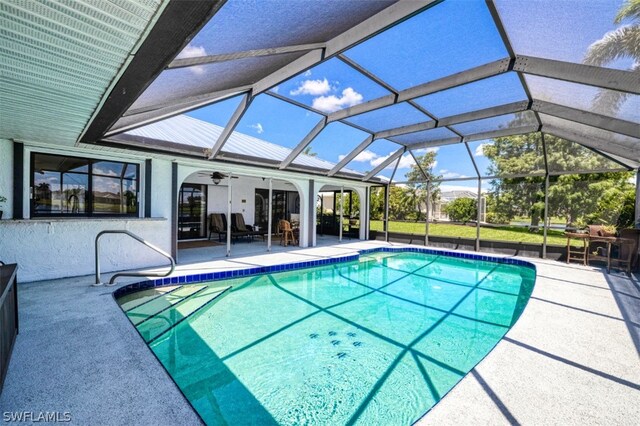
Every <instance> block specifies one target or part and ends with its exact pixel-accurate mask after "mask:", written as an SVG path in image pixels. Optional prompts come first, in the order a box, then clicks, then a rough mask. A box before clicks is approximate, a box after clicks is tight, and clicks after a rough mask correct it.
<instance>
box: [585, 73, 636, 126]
mask: <svg viewBox="0 0 640 426" xmlns="http://www.w3.org/2000/svg"><path fill="white" fill-rule="evenodd" d="M631 72H634V73H636V74H640V62H636V63H635V64H634V65H633V67H632V68H631ZM628 98H629V93H626V92H618V91H616V90H600V91H598V93H597V94H596V96H594V98H593V101H592V106H593V109H594V110H595V111H602V112H603V113H605V114H607V115H615V113H616V112H617V111H619V110H620V107H621V106H622V104H623V103H624V102H625V101H626V100H627V99H628Z"/></svg>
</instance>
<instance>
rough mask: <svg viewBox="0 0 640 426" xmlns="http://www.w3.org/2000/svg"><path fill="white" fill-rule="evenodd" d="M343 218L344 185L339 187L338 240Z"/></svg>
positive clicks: (340, 237)
mask: <svg viewBox="0 0 640 426" xmlns="http://www.w3.org/2000/svg"><path fill="white" fill-rule="evenodd" d="M343 220H344V186H341V187H340V225H339V226H340V227H339V228H338V241H340V242H342V227H343V226H344V224H343Z"/></svg>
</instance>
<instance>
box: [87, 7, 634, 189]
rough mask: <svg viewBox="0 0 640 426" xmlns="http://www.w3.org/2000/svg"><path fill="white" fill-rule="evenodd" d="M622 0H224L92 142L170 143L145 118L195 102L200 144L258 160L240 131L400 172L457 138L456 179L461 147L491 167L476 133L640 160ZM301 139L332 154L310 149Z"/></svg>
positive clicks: (628, 21)
mask: <svg viewBox="0 0 640 426" xmlns="http://www.w3.org/2000/svg"><path fill="white" fill-rule="evenodd" d="M622 6H623V2H616V1H590V2H580V1H571V0H568V1H562V2H554V3H553V7H549V2H546V1H542V0H537V1H532V2H526V3H523V2H512V1H500V0H495V1H494V0H487V1H481V0H478V1H472V0H463V1H456V0H447V1H433V2H429V1H425V2H414V1H412V2H404V1H400V2H393V1H367V2H349V1H335V2H331V7H327V5H325V4H322V3H319V2H311V1H299V2H294V3H292V4H289V5H288V7H286V8H283V7H281V5H279V4H278V2H272V3H266V4H262V5H260V6H259V7H258V6H257V4H254V3H252V2H246V1H227V2H220V3H218V4H217V6H216V7H215V8H214V10H210V11H209V13H210V14H211V15H212V16H211V18H210V19H209V20H208V21H205V22H200V23H199V24H200V25H195V28H194V34H193V37H191V38H190V39H188V42H186V44H185V43H184V42H183V43H182V44H181V45H180V46H177V47H180V49H177V50H176V54H174V55H173V57H172V58H171V60H170V61H168V62H167V63H166V64H163V66H162V69H161V71H160V72H159V73H158V74H157V75H155V76H153V77H154V78H152V79H150V80H149V81H147V82H144V84H140V88H141V89H142V88H144V90H140V91H139V96H135V95H132V94H128V96H129V101H131V103H130V105H126V108H124V106H125V105H124V103H123V102H121V105H116V106H119V107H120V108H121V110H122V111H121V114H120V115H121V116H119V115H117V114H114V115H112V116H111V117H110V119H111V122H109V123H108V126H106V125H105V124H107V123H106V121H105V120H99V119H100V118H101V117H98V119H96V120H94V122H93V123H92V125H90V126H89V129H88V131H87V132H86V133H85V135H84V138H83V141H85V142H94V141H91V140H90V138H91V136H94V135H96V133H95V131H98V130H99V133H100V136H104V137H102V138H98V139H99V141H98V142H97V143H109V144H120V145H128V146H131V147H134V148H135V147H139V146H141V145H143V146H144V147H145V148H146V149H158V150H170V149H171V146H172V145H170V144H175V143H178V144H180V143H181V142H180V141H175V140H168V141H166V140H155V139H154V140H152V139H150V140H148V141H144V140H142V139H143V138H142V137H141V136H140V135H139V132H141V131H138V133H136V130H135V129H138V128H140V127H144V126H152V127H153V126H154V123H158V122H160V123H161V122H162V121H163V120H168V119H170V118H171V117H174V116H180V115H186V116H190V117H192V118H196V119H199V120H203V121H205V122H209V123H211V124H214V125H216V126H220V127H221V128H222V129H221V131H220V132H219V134H218V136H217V137H213V138H211V139H210V140H209V145H208V146H207V148H208V149H207V150H206V152H204V153H203V154H202V153H201V154H202V155H205V154H206V156H207V157H208V158H209V159H211V160H221V161H230V162H234V161H240V162H242V161H243V160H245V159H247V160H251V161H252V162H253V163H256V164H260V163H261V162H260V161H259V159H258V160H257V159H256V158H255V156H251V155H248V154H247V153H239V152H237V150H233V148H230V147H229V146H228V145H227V142H228V141H229V139H230V136H231V135H232V134H233V133H234V132H237V133H239V134H248V135H249V136H257V137H259V138H261V139H265V140H267V141H269V142H272V143H275V144H277V145H280V146H283V147H285V148H287V149H286V150H281V151H280V153H279V155H275V156H274V155H269V156H267V158H265V161H263V162H262V164H261V165H264V166H266V167H272V168H278V169H291V170H306V171H309V172H313V173H316V174H320V175H328V176H344V177H349V178H354V179H361V180H364V181H370V182H381V181H384V182H386V181H387V180H388V179H390V178H391V176H392V175H393V178H394V181H397V182H403V181H404V180H406V179H404V174H403V173H402V172H403V169H405V168H407V167H406V166H407V165H408V164H409V163H410V162H412V161H415V157H416V155H420V154H421V153H424V151H425V150H427V149H436V148H437V149H439V148H440V147H442V148H443V149H442V151H443V152H444V151H445V148H446V151H449V152H451V158H450V159H447V162H448V163H451V164H444V163H443V161H444V158H443V160H440V159H439V161H438V169H439V170H445V172H444V173H442V177H443V178H446V177H447V176H453V173H447V172H446V171H447V170H450V169H451V168H454V166H456V165H457V163H458V161H461V162H465V163H467V165H466V166H465V167H464V171H465V172H464V173H463V172H457V173H455V174H457V175H460V176H456V177H475V178H478V177H480V176H484V174H483V173H482V171H481V170H476V169H477V167H478V164H475V161H474V155H473V154H474V153H473V152H472V150H471V148H472V147H471V145H473V144H474V143H476V145H477V141H487V140H491V139H492V138H496V137H503V136H509V135H519V134H528V133H532V132H539V133H544V134H549V135H553V136H556V137H560V138H563V139H565V140H570V141H572V142H576V143H579V144H580V145H582V146H585V147H587V148H588V149H589V150H591V151H592V152H595V153H598V154H602V155H603V156H604V157H605V158H607V159H609V160H610V161H609V163H608V164H609V165H611V166H615V168H635V167H636V166H637V163H636V161H637V160H638V159H640V155H639V154H640V151H639V148H638V147H639V145H638V143H639V142H640V113H639V111H640V96H639V93H640V79H639V74H638V68H637V60H638V57H637V52H635V51H634V49H633V46H626V47H625V45H624V35H625V34H626V33H628V32H630V30H633V29H634V28H635V29H636V30H637V14H635V15H634V12H633V11H631V12H629V13H627V15H620V16H621V17H620V18H619V17H618V15H619V12H620V13H622V12H621V10H622V9H621V7H622ZM168 12H170V11H165V13H168ZM634 19H635V21H634ZM525 23H526V25H525ZM634 25H635V26H634ZM154 36H155V35H154V32H153V31H152V32H151V34H150V36H149V38H150V39H153V38H154ZM158 37H159V36H158ZM629 37H630V36H629ZM621 38H622V40H621ZM147 42H151V40H148V41H147ZM616 43H617V45H616ZM174 44H176V43H175V42H174ZM131 72H133V71H131ZM125 77H128V76H126V73H125ZM130 77H131V78H133V77H135V76H130ZM147 84H148V85H147ZM145 86H146V87H145ZM134 96H135V99H134ZM110 106H111V105H109V101H107V103H106V104H105V106H104V107H103V109H102V111H101V112H102V113H103V115H104V114H106V112H109V111H108V110H109V109H110V108H109V107H110ZM115 109H116V108H115V107H114V108H113V110H112V111H110V112H116V111H115ZM174 121H176V120H174ZM100 125H102V127H101V128H100V129H98V127H99V126H100ZM158 125H159V124H158ZM158 125H156V127H157V126H158ZM176 125H177V124H176ZM132 134H133V135H137V137H136V138H132V137H131V135H132ZM168 143H169V144H168ZM550 148H552V147H550ZM305 150H306V151H305ZM541 151H544V150H541ZM303 152H304V153H305V154H309V153H311V154H313V156H314V157H317V158H318V160H324V162H322V163H321V162H319V161H317V162H316V163H317V164H313V165H311V164H308V161H305V160H304V158H305V154H303ZM454 153H455V155H453V154H454ZM541 153H542V152H541ZM244 157H250V158H244ZM440 157H444V156H442V155H441V156H440ZM463 157H466V158H463ZM454 163H456V164H454ZM396 166H397V167H396ZM403 166H404V167H403ZM396 168H397V169H398V170H397V171H396V173H394V169H396ZM573 171H578V170H573ZM587 171H592V170H587ZM354 172H357V173H354ZM531 172H532V171H531V170H523V171H522V173H521V174H529V173H531ZM536 172H540V173H543V174H544V173H546V172H547V170H546V169H545V170H537V171H536ZM516 174H517V173H516ZM436 175H437V173H436ZM426 177H427V176H426V175H425V178H426ZM425 180H427V179H425Z"/></svg>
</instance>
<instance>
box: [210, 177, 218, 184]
mask: <svg viewBox="0 0 640 426" xmlns="http://www.w3.org/2000/svg"><path fill="white" fill-rule="evenodd" d="M211 180H212V181H213V184H214V185H217V184H219V183H220V179H218V178H213V179H211Z"/></svg>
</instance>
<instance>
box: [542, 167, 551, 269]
mask: <svg viewBox="0 0 640 426" xmlns="http://www.w3.org/2000/svg"><path fill="white" fill-rule="evenodd" d="M548 229H549V175H547V176H546V177H545V178H544V227H543V228H542V232H543V236H542V258H543V259H546V258H547V232H548Z"/></svg>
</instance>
